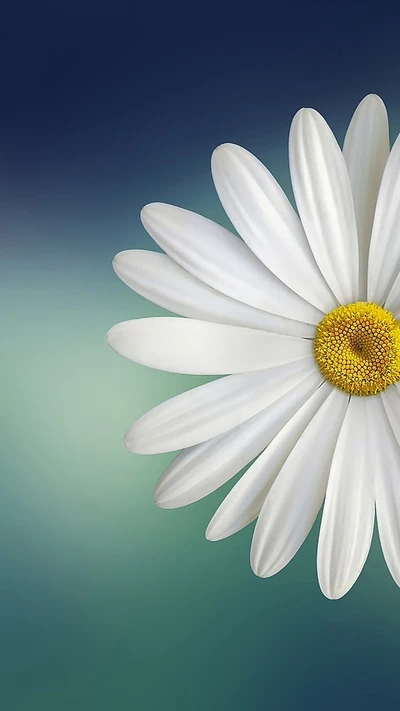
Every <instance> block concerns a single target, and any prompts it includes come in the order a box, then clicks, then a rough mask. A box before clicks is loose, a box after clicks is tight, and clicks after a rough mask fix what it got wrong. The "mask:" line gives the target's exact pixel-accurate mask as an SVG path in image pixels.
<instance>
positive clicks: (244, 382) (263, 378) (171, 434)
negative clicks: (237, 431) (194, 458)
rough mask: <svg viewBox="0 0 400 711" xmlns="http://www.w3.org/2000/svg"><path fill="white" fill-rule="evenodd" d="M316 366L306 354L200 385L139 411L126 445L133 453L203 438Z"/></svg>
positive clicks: (261, 404)
mask: <svg viewBox="0 0 400 711" xmlns="http://www.w3.org/2000/svg"><path fill="white" fill-rule="evenodd" d="M315 370H316V366H315V363H314V361H313V359H312V358H305V359H304V360H299V361H296V362H295V363H291V364H290V365H281V366H278V367H276V368H270V369H269V370H263V371H257V372H255V373H239V374H237V375H228V376H227V377H225V378H220V379H219V380H214V381H212V382H211V383H206V384H205V385H200V386H199V387H197V388H193V389H192V390H189V391H188V392H185V393H182V394H180V395H176V396H175V397H173V398H171V399H170V400H167V401H166V402H163V403H161V404H160V405H157V407H155V408H153V409H152V410H150V412H147V413H146V414H145V415H143V416H142V417H140V418H139V420H137V422H135V424H134V425H132V427H131V428H130V429H129V430H128V432H127V434H126V437H125V446H126V448H127V449H129V450H130V451H131V452H136V453H137V454H158V453H160V452H173V451H175V450H177V449H183V448H184V447H191V446H193V445H194V444H198V443H199V442H205V441H206V440H208V439H211V437H217V436H218V435H220V434H222V433H223V432H227V431H228V430H230V429H232V428H233V427H236V426H237V425H240V424H241V423H242V422H245V421H246V420H248V419H250V417H253V415H256V414H257V413H258V412H261V410H263V409H264V408H265V407H268V405H270V404H271V403H272V402H274V401H275V400H277V399H278V398H279V397H281V396H282V395H284V393H285V392H287V391H288V390H291V389H292V388H293V387H294V386H295V385H297V383H299V382H300V381H301V380H302V379H304V378H305V377H307V375H310V374H311V373H312V372H315Z"/></svg>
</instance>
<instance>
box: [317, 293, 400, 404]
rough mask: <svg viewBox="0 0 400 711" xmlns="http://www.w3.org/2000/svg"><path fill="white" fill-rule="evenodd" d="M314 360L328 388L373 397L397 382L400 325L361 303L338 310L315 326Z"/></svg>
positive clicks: (373, 306) (387, 314) (390, 316)
mask: <svg viewBox="0 0 400 711" xmlns="http://www.w3.org/2000/svg"><path fill="white" fill-rule="evenodd" d="M314 356H315V360H316V361H317V364H318V367H319V369H320V371H321V373H322V374H323V375H324V376H325V378H326V379H327V380H329V382H330V383H332V385H335V386H336V387H337V388H339V389H340V390H344V391H345V392H347V393H350V394H351V395H376V394H377V393H380V392H382V390H386V388H387V387H388V386H389V385H393V383H396V382H397V381H398V380H400V322H399V321H396V319H395V318H394V316H393V314H392V313H390V311H386V309H383V308H382V307H381V306H377V305H376V304H371V303H367V302H365V301H357V303H355V304H348V305H347V306H339V307H338V308H337V309H334V311H331V312H330V313H329V314H327V315H326V316H325V317H324V318H323V319H322V321H320V323H319V324H318V326H317V335H316V337H315V340H314Z"/></svg>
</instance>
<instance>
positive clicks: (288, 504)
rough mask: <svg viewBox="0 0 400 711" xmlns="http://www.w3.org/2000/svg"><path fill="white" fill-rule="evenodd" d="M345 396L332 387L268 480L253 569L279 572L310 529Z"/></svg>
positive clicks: (263, 572) (267, 573) (263, 573)
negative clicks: (267, 491) (273, 476)
mask: <svg viewBox="0 0 400 711" xmlns="http://www.w3.org/2000/svg"><path fill="white" fill-rule="evenodd" d="M348 402H349V398H348V396H346V395H345V394H344V393H342V392H341V391H340V390H335V389H332V391H331V393H330V394H329V396H328V398H327V399H326V400H325V402H324V403H323V404H322V405H321V407H320V408H319V410H318V412H317V413H316V414H315V415H314V417H313V419H312V420H311V422H310V424H309V425H308V426H307V427H306V429H305V431H304V432H303V434H302V435H301V436H300V439H299V440H298V442H297V444H295V446H294V447H293V449H292V451H291V452H290V454H289V456H288V458H287V460H286V462H285V463H284V465H283V467H282V469H281V471H280V472H279V476H278V477H277V479H276V480H275V482H274V484H273V485H272V487H271V490H270V492H269V494H268V496H267V498H266V500H265V503H264V505H263V507H262V509H261V513H260V516H259V519H258V521H257V524H256V527H255V530H254V536H253V543H252V547H251V566H252V568H253V571H254V572H255V573H256V575H259V576H260V577H262V578H266V577H269V576H271V575H275V573H278V572H279V570H281V569H282V568H283V567H284V566H285V565H286V564H287V563H288V562H289V561H290V560H291V559H292V558H293V556H294V555H295V554H296V553H297V551H298V550H299V548H300V546H301V545H302V543H303V542H304V540H305V539H306V537H307V535H308V533H309V532H310V530H311V528H312V525H313V523H314V521H315V519H316V516H317V514H318V511H319V509H320V508H321V505H322V501H323V498H324V495H325V490H326V485H327V481H328V474H329V468H330V465H331V461H332V457H333V452H334V449H335V445H336V441H337V436H338V434H339V430H340V427H341V424H342V422H343V418H344V415H345V412H346V409H347V405H348Z"/></svg>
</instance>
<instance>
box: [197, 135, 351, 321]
mask: <svg viewBox="0 0 400 711" xmlns="http://www.w3.org/2000/svg"><path fill="white" fill-rule="evenodd" d="M211 168H212V174H213V178H214V183H215V187H216V190H217V192H218V195H219V198H220V200H221V203H222V205H223V207H224V210H225V212H226V213H227V215H228V217H229V219H230V221H231V222H232V224H233V225H234V227H235V228H236V229H237V231H238V232H239V234H240V235H241V236H242V237H243V239H244V241H245V242H246V243H247V244H248V246H249V247H250V249H251V250H252V251H253V252H254V254H256V255H257V257H258V258H259V259H260V260H261V261H262V262H263V263H264V264H265V265H266V266H267V267H268V269H270V270H271V271H272V272H273V273H274V274H276V276H277V277H279V279H281V281H283V282H284V283H285V284H286V285H287V286H288V287H290V289H293V291H295V292H296V294H299V295H300V296H302V297H303V299H306V300H307V301H309V302H310V303H311V304H313V305H314V306H316V307H317V308H318V309H320V310H322V311H324V312H326V311H332V309H334V308H335V307H336V306H337V301H336V300H335V298H334V297H333V295H332V292H331V291H330V289H329V287H328V285H327V283H326V281H325V279H324V278H323V276H322V274H321V272H320V271H319V269H318V267H317V265H316V263H315V259H314V257H313V254H312V252H311V250H310V247H309V244H308V242H307V238H306V236H305V234H304V230H303V227H302V224H301V222H300V220H299V218H298V216H297V214H296V212H295V211H294V209H293V207H292V206H291V204H290V202H289V200H288V199H287V197H286V195H285V193H284V192H283V190H282V188H281V187H280V186H279V185H278V183H277V182H276V180H275V178H274V177H273V176H272V175H271V173H270V172H269V171H268V170H267V168H266V167H265V166H264V165H263V164H262V163H260V161H259V160H258V159H257V158H256V157H255V156H253V155H252V154H251V153H249V152H248V151H246V150H245V149H244V148H241V147H240V146H236V145H234V144H232V143H225V144H224V145H222V146H219V147H218V148H217V149H216V150H215V151H214V153H213V156H212V161H211Z"/></svg>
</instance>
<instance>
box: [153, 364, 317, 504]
mask: <svg viewBox="0 0 400 711" xmlns="http://www.w3.org/2000/svg"><path fill="white" fill-rule="evenodd" d="M320 381H321V375H320V374H319V373H318V372H315V373H312V375H309V376H308V377H306V378H305V379H304V380H302V381H301V382H300V383H299V384H298V385H296V386H295V387H294V388H293V389H292V390H290V391H289V392H287V393H285V394H284V395H283V396H282V397H281V398H279V399H278V400H275V402H273V403H272V404H271V405H270V406H269V407H267V408H266V409H265V410H262V412H260V413H259V414H258V415H254V417H251V418H250V420H247V421H246V422H243V423H242V424H241V425H238V426H237V427H234V428H233V429H232V430H229V432H225V433H224V434H222V435H219V436H218V437H214V438H213V439H209V440H208V441H207V442H202V443H201V444H196V445H195V446H194V447H190V448H189V449H184V450H182V452H180V453H179V454H178V455H177V456H176V457H175V459H174V460H173V461H172V462H171V464H170V465H169V467H168V468H167V469H166V470H165V472H164V474H163V475H162V477H161V478H160V479H159V481H158V482H157V485H156V487H155V490H154V500H155V502H156V504H158V506H161V507H162V508H168V509H171V508H176V507H178V506H186V505H187V504H191V503H193V501H198V499H201V498H203V497H204V496H207V495H208V494H210V493H211V492H212V491H215V489H218V487H219V486H222V484H225V482H227V481H228V480H229V479H230V478H231V477H233V476H234V475H235V474H236V473H237V472H238V471H240V469H242V468H243V467H244V466H246V464H248V463H249V462H251V460H252V459H254V457H256V456H257V455H258V454H259V453H260V452H261V451H262V450H263V449H264V448H265V447H266V446H267V445H268V444H269V442H270V441H271V440H272V439H273V437H275V435H276V434H277V433H278V432H279V430H280V429H281V427H283V425H284V424H285V423H286V422H287V420H288V419H289V418H290V417H291V416H292V414H293V413H294V412H296V410H297V409H298V408H299V407H301V405H302V404H303V402H305V400H307V399H308V398H309V397H310V396H311V395H312V393H313V392H314V391H315V389H316V388H317V387H318V385H319V383H320Z"/></svg>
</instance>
